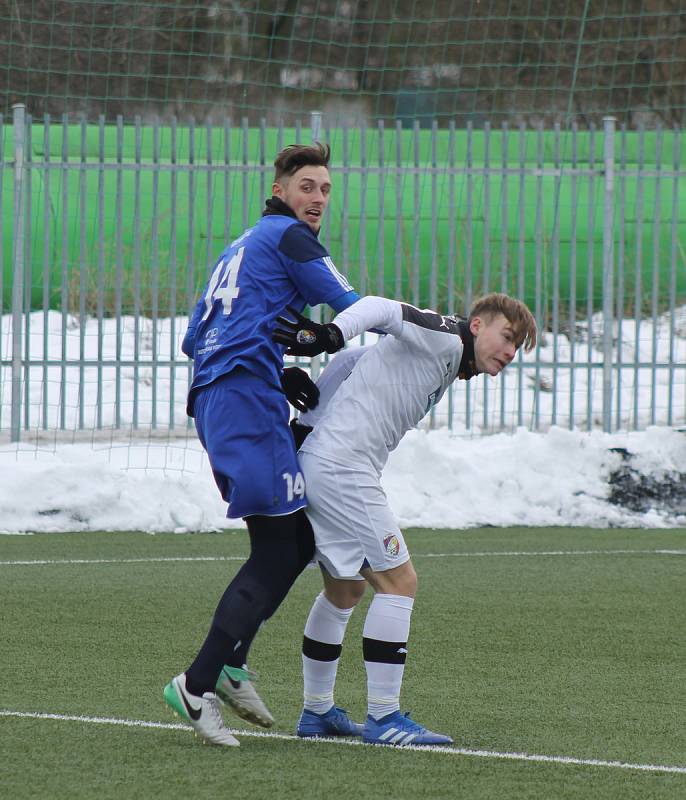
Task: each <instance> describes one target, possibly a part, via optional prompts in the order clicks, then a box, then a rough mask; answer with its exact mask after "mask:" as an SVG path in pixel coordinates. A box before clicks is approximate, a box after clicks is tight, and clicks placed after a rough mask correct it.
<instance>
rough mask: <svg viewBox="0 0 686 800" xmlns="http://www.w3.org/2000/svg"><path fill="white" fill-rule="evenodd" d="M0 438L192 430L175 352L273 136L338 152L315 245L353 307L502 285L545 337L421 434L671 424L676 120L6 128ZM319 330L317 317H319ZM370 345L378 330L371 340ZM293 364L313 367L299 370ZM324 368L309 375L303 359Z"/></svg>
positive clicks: (682, 218)
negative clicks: (444, 429)
mask: <svg viewBox="0 0 686 800" xmlns="http://www.w3.org/2000/svg"><path fill="white" fill-rule="evenodd" d="M0 134H1V135H0V226H2V232H3V237H2V242H3V245H2V248H0V320H1V325H2V328H1V331H0V393H1V395H2V406H1V409H0V434H5V435H9V436H10V438H11V439H13V440H19V439H20V438H21V437H22V435H24V434H26V432H30V431H34V432H40V431H65V432H66V431H83V432H92V433H97V432H98V431H105V432H111V431H116V430H129V429H134V430H135V429H145V430H154V429H157V430H160V431H162V432H164V431H181V432H184V431H186V430H188V427H189V424H188V420H187V418H186V416H185V397H186V392H187V389H188V385H189V382H190V378H191V365H190V362H189V361H188V360H187V359H186V358H185V357H184V356H183V354H182V353H181V352H180V342H181V339H182V337H183V334H184V332H185V326H186V323H187V318H188V314H189V312H190V310H191V309H192V307H193V305H194V303H195V299H196V295H197V294H198V292H199V291H200V289H201V288H202V285H203V284H204V282H205V280H206V278H207V275H208V271H209V270H210V268H211V266H212V264H213V262H214V260H215V258H216V257H217V256H218V254H219V252H221V250H222V249H223V247H224V246H225V244H226V243H227V242H229V241H231V240H232V239H233V238H235V237H236V236H238V235H239V234H240V233H241V232H242V230H243V229H244V228H246V227H248V226H249V225H250V224H252V223H253V222H254V221H255V220H256V219H257V218H258V217H259V214H260V212H261V208H262V206H263V203H264V199H265V198H266V197H268V196H269V195H270V193H271V192H270V190H271V181H272V175H273V167H272V161H273V158H274V155H275V154H276V152H277V151H278V150H279V149H280V148H281V147H283V146H285V145H286V144H290V143H292V142H295V141H309V140H313V139H317V140H322V141H327V142H329V143H330V144H331V146H332V166H331V173H332V180H333V184H334V189H333V195H332V200H331V204H330V208H329V211H328V214H327V218H326V222H325V224H324V227H323V230H322V234H321V237H322V241H323V243H324V244H325V245H326V246H327V248H328V249H329V250H330V252H331V254H332V257H333V260H334V261H335V263H336V264H337V266H338V267H339V269H340V270H341V271H342V272H343V273H344V274H346V275H347V276H349V278H350V280H351V281H352V283H353V285H354V286H355V287H356V288H357V290H358V291H359V292H360V293H362V294H371V293H375V294H381V295H384V296H387V297H394V298H396V299H402V300H404V301H407V302H411V303H414V304H416V305H419V306H422V307H431V308H436V309H438V310H440V311H441V312H442V313H458V314H464V313H466V312H467V310H468V309H469V307H470V305H471V303H472V301H473V300H474V298H475V297H476V296H478V295H480V294H482V293H484V292H487V291H504V292H507V293H509V294H513V295H515V296H517V297H519V298H521V299H523V300H525V301H526V302H527V303H528V304H529V306H530V307H531V309H532V311H533V312H534V314H535V316H536V319H537V322H538V324H539V328H540V330H541V332H542V335H541V337H540V342H539V344H538V346H537V348H536V350H535V351H534V352H533V353H531V354H527V355H524V354H521V353H520V355H519V356H518V358H517V359H516V361H515V362H514V363H513V364H512V365H511V366H510V367H508V369H507V370H506V372H505V373H504V374H503V375H502V376H500V377H499V378H498V379H497V381H492V380H490V379H488V378H478V379H477V380H474V381H471V382H470V383H469V384H465V383H462V382H459V383H458V384H457V385H456V386H455V387H454V388H453V389H452V390H451V391H450V393H449V395H448V397H447V398H445V400H444V402H443V403H442V404H441V405H440V406H438V407H436V408H434V409H433V410H432V413H431V415H430V418H429V424H430V425H432V426H438V425H441V426H443V425H447V426H449V427H450V428H451V429H453V430H455V431H461V430H478V431H496V430H512V429H514V428H516V427H519V426H527V427H529V428H531V429H533V430H542V429H545V428H547V427H549V426H551V425H563V426H567V427H570V428H573V427H578V428H584V429H591V428H593V427H602V428H603V429H604V430H606V431H609V430H613V429H618V428H627V429H638V428H644V427H646V426H648V425H653V424H666V425H681V424H684V423H686V392H685V386H686V376H685V374H684V368H685V366H686V264H685V259H686V256H685V251H684V234H685V233H686V197H684V194H683V193H682V192H680V187H681V184H682V183H683V178H684V176H685V175H686V169H684V168H683V167H682V159H681V150H682V148H683V147H684V146H685V145H684V141H683V138H682V135H681V131H680V130H677V129H675V130H669V131H663V130H655V131H650V132H648V131H638V132H628V131H626V130H625V129H619V130H616V129H615V124H614V120H612V119H611V118H608V119H606V120H605V123H604V128H603V129H602V130H596V129H594V128H589V129H588V130H580V129H579V128H578V127H576V126H571V127H570V128H569V129H561V128H560V127H559V126H556V127H554V128H553V129H552V130H543V129H537V130H531V129H525V128H524V127H520V128H517V129H512V128H508V127H507V126H503V127H501V128H499V129H497V130H495V129H491V128H490V127H489V126H488V125H486V126H485V127H484V128H483V129H481V130H476V129H473V128H471V127H468V128H467V129H465V130H458V129H457V128H456V127H455V125H454V124H448V125H447V126H445V127H441V128H439V127H438V125H437V124H434V125H433V126H432V127H431V128H429V129H425V128H420V125H419V122H417V123H415V124H414V125H412V126H410V127H403V124H402V123H401V122H398V123H397V124H395V125H390V124H388V123H386V124H384V123H379V124H378V125H376V126H374V127H366V126H364V125H357V126H353V125H350V126H347V127H342V128H340V127H339V128H330V127H327V125H326V121H325V119H323V118H322V116H321V115H319V114H314V115H313V116H312V118H311V119H310V120H308V124H307V125H300V126H295V127H294V128H284V127H279V128H267V127H266V126H265V125H261V126H260V127H259V128H257V129H255V128H249V127H248V125H247V121H242V122H241V123H239V124H238V125H234V124H233V123H232V121H231V120H226V121H224V122H223V123H222V124H219V125H217V124H214V125H204V126H195V125H192V124H191V125H184V126H182V125H176V124H172V125H164V126H163V125H160V124H156V123H150V124H148V123H146V124H143V123H142V122H141V121H140V120H136V121H135V123H134V124H133V125H125V124H124V122H123V120H121V119H120V120H119V121H118V122H117V123H116V124H114V125H106V124H105V122H104V120H101V121H100V123H99V124H96V125H91V124H87V123H86V122H85V121H83V122H79V121H76V122H75V121H73V120H71V119H69V118H68V117H64V118H62V119H61V120H53V119H50V118H49V117H44V118H42V119H41V120H40V121H37V120H34V119H32V118H31V116H30V115H27V114H26V112H25V109H24V108H23V107H22V106H17V107H15V109H14V116H13V119H12V120H11V121H8V120H3V119H2V118H0ZM323 315H324V317H326V318H329V316H327V315H329V312H328V311H324V312H323ZM372 338H373V337H372ZM308 363H309V362H308ZM315 371H316V367H315Z"/></svg>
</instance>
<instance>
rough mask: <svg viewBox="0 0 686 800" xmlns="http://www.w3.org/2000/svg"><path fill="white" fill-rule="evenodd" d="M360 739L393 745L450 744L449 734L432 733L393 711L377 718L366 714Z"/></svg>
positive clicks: (407, 717) (371, 742) (366, 741)
mask: <svg viewBox="0 0 686 800" xmlns="http://www.w3.org/2000/svg"><path fill="white" fill-rule="evenodd" d="M362 741H363V742H365V743H366V744H391V745H394V746H395V747H406V746H407V745H442V744H452V743H453V740H452V739H451V738H450V736H444V735H443V734H442V733H434V732H433V731H428V730H427V729H426V728H424V727H422V726H421V725H420V724H419V723H418V722H415V721H414V720H413V719H411V718H410V713H409V711H408V712H407V714H401V713H400V712H399V711H394V712H393V713H392V714H388V715H387V716H385V717H382V718H381V719H379V720H376V719H374V718H373V717H370V716H368V717H367V722H366V723H365V726H364V731H363V732H362Z"/></svg>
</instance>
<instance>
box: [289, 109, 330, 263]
mask: <svg viewBox="0 0 686 800" xmlns="http://www.w3.org/2000/svg"><path fill="white" fill-rule="evenodd" d="M316 124H317V123H316ZM323 130H324V131H325V134H326V136H325V142H326V144H330V143H331V142H332V141H333V139H332V136H331V123H330V122H329V121H328V120H327V122H326V125H325V126H323ZM334 135H335V134H334ZM298 141H300V139H298ZM323 230H324V236H325V237H326V245H325V246H326V249H327V250H328V251H329V253H330V252H331V225H330V224H329V221H328V219H327V217H326V216H325V217H324V223H323Z"/></svg>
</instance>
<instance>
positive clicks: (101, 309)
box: [96, 114, 105, 430]
mask: <svg viewBox="0 0 686 800" xmlns="http://www.w3.org/2000/svg"><path fill="white" fill-rule="evenodd" d="M96 314H97V318H98V375H97V381H98V386H97V398H96V425H97V427H98V430H100V429H101V428H102V404H103V390H102V367H103V356H104V352H103V344H104V342H103V338H104V324H105V323H104V316H105V117H104V115H103V114H101V115H100V117H99V118H98V300H97V311H96Z"/></svg>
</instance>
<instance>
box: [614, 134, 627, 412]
mask: <svg viewBox="0 0 686 800" xmlns="http://www.w3.org/2000/svg"><path fill="white" fill-rule="evenodd" d="M626 151H627V146H626V124H624V123H623V124H622V126H621V138H620V156H619V165H620V166H619V181H618V184H619V191H618V193H617V219H618V220H619V241H618V243H617V244H618V247H617V298H616V301H615V309H616V310H615V314H616V315H617V353H616V356H615V359H616V366H617V379H616V381H615V391H614V398H615V427H616V428H621V426H622V378H623V374H622V373H623V366H622V362H623V360H624V264H625V248H626Z"/></svg>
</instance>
